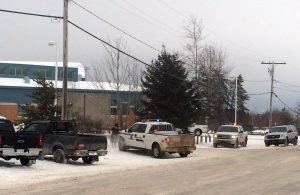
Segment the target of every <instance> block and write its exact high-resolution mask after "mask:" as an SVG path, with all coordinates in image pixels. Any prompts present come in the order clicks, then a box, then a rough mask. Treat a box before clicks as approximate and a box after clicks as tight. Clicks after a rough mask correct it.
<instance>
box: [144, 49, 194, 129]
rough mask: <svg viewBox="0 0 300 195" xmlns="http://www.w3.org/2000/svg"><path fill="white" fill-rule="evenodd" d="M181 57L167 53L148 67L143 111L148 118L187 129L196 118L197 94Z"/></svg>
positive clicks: (163, 52) (162, 54)
mask: <svg viewBox="0 0 300 195" xmlns="http://www.w3.org/2000/svg"><path fill="white" fill-rule="evenodd" d="M183 65H184V64H183V62H182V61H181V60H180V59H179V57H178V54H169V53H167V52H166V51H165V50H163V51H162V52H161V54H160V55H159V56H158V59H156V60H155V61H153V62H152V66H148V67H147V70H146V72H145V77H144V79H142V86H143V94H144V95H145V96H146V99H145V100H144V101H143V106H144V110H145V111H146V113H148V114H149V115H148V117H153V118H156V117H159V118H162V119H163V120H166V121H169V122H171V123H173V124H174V125H175V126H176V127H178V128H182V129H185V128H187V127H188V126H189V125H190V124H191V123H192V122H193V121H194V119H195V117H196V115H197V109H196V105H198V104H199V98H198V94H197V93H196V90H195V89H194V88H193V85H192V82H191V81H188V79H187V72H186V70H185V68H184V67H183Z"/></svg>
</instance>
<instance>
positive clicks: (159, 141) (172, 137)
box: [118, 121, 196, 158]
mask: <svg viewBox="0 0 300 195" xmlns="http://www.w3.org/2000/svg"><path fill="white" fill-rule="evenodd" d="M118 146H119V150H120V151H124V150H126V149H129V148H138V149H146V150H148V151H152V155H153V156H154V157H155V158H159V157H161V156H163V155H164V153H165V152H168V153H179V155H180V156H181V157H187V156H188V155H189V154H190V153H191V152H192V151H193V150H196V146H195V137H194V135H191V134H180V133H179V132H178V131H175V130H174V128H173V125H172V124H171V123H168V122H159V121H144V122H137V123H135V124H133V125H132V126H131V127H130V128H129V129H126V130H123V131H121V132H120V137H119V141H118Z"/></svg>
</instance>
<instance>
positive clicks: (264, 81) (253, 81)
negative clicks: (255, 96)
mask: <svg viewBox="0 0 300 195" xmlns="http://www.w3.org/2000/svg"><path fill="white" fill-rule="evenodd" d="M244 81H245V82H250V83H266V82H270V80H260V81H255V80H246V79H244Z"/></svg>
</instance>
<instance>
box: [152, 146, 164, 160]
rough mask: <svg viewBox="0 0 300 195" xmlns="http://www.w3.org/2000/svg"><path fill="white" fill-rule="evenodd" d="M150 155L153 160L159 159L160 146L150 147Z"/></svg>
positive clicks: (160, 154)
mask: <svg viewBox="0 0 300 195" xmlns="http://www.w3.org/2000/svg"><path fill="white" fill-rule="evenodd" d="M152 155H153V156H154V158H160V157H161V156H162V153H161V150H160V146H159V145H158V144H154V145H153V146H152Z"/></svg>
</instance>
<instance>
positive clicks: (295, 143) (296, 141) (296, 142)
mask: <svg viewBox="0 0 300 195" xmlns="http://www.w3.org/2000/svg"><path fill="white" fill-rule="evenodd" d="M297 144H298V137H295V138H294V141H293V145H294V146H296V145H297Z"/></svg>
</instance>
